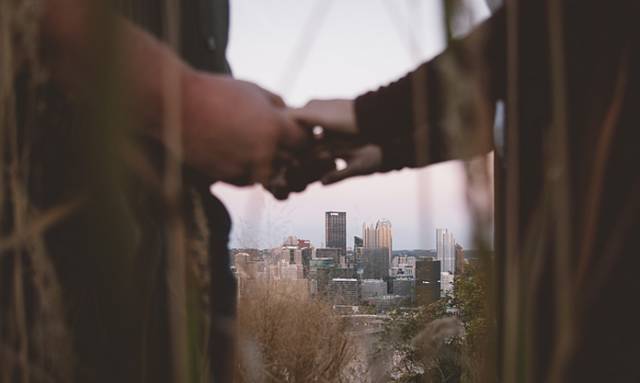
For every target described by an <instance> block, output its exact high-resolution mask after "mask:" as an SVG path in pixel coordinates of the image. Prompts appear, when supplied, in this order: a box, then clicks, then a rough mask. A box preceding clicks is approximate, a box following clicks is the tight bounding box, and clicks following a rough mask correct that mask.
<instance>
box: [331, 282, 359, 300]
mask: <svg viewBox="0 0 640 383" xmlns="http://www.w3.org/2000/svg"><path fill="white" fill-rule="evenodd" d="M329 299H330V302H331V303H333V304H334V305H348V306H357V305H358V303H359V302H360V294H359V293H358V280H357V279H355V278H333V279H331V281H329Z"/></svg>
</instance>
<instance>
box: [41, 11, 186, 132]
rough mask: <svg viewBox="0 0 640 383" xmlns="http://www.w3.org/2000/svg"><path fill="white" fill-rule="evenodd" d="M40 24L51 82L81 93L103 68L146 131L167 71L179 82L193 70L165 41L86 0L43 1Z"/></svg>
mask: <svg viewBox="0 0 640 383" xmlns="http://www.w3.org/2000/svg"><path fill="white" fill-rule="evenodd" d="M45 3H46V8H45V13H44V17H43V23H42V33H43V39H44V43H45V50H46V52H47V61H48V63H49V66H50V68H51V73H52V77H53V79H54V81H56V82H58V83H59V84H60V85H61V86H62V87H63V88H64V89H65V90H67V91H68V92H70V93H78V94H80V95H83V94H84V92H90V91H91V89H92V86H93V85H94V84H95V82H96V81H97V80H98V79H99V78H100V76H105V75H106V71H113V72H112V74H114V75H115V77H113V78H114V80H115V81H117V82H118V85H119V89H122V90H124V91H125V92H122V94H123V95H126V100H120V101H123V102H125V105H124V107H125V108H127V109H128V110H129V111H130V112H131V114H132V116H133V117H134V118H136V119H138V120H139V122H140V124H139V125H140V126H143V127H144V128H145V129H147V130H148V132H149V133H151V134H154V135H155V134H156V133H158V131H159V128H160V127H161V126H162V118H163V105H164V103H165V97H166V96H168V95H166V94H165V93H166V92H165V91H164V90H165V88H164V82H163V79H164V78H165V75H166V74H167V73H172V74H173V75H176V76H178V80H179V84H183V83H186V82H188V81H189V79H190V78H191V77H193V75H194V74H195V71H193V70H192V69H191V68H190V67H189V66H188V65H186V64H185V63H184V62H183V61H182V60H181V59H180V58H179V57H178V56H177V55H176V54H175V53H174V52H173V51H172V50H171V49H170V47H169V46H167V45H166V44H164V43H162V42H161V41H158V40H157V39H156V38H155V37H153V36H151V35H150V34H148V33H147V32H145V31H143V30H142V29H140V28H138V27H137V26H135V25H133V24H131V23H130V22H128V21H126V20H124V19H123V18H121V17H118V16H116V15H115V14H114V13H113V12H112V11H111V9H109V8H107V7H100V5H99V4H98V3H101V2H91V1H85V0H55V1H53V0H48V1H46V2H45Z"/></svg>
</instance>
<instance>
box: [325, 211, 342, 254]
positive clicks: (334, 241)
mask: <svg viewBox="0 0 640 383" xmlns="http://www.w3.org/2000/svg"><path fill="white" fill-rule="evenodd" d="M324 218H325V221H324V222H325V223H324V231H325V240H326V245H325V246H326V247H330V248H334V249H341V250H342V254H341V255H346V253H347V213H345V212H343V211H328V212H326V213H324Z"/></svg>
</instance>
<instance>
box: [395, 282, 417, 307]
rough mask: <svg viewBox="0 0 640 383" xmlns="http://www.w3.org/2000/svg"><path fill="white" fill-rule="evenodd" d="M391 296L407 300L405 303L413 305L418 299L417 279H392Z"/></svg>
mask: <svg viewBox="0 0 640 383" xmlns="http://www.w3.org/2000/svg"><path fill="white" fill-rule="evenodd" d="M390 282H391V294H392V295H398V296H401V297H404V298H406V300H405V303H408V304H411V303H413V302H414V301H415V299H416V291H415V284H416V281H415V279H409V278H394V279H391V281H390Z"/></svg>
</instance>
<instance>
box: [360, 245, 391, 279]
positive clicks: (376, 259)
mask: <svg viewBox="0 0 640 383" xmlns="http://www.w3.org/2000/svg"><path fill="white" fill-rule="evenodd" d="M360 267H361V268H362V278H363V279H385V278H387V277H388V276H389V250H388V249H386V248H381V249H367V248H364V249H362V259H361V262H360Z"/></svg>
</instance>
